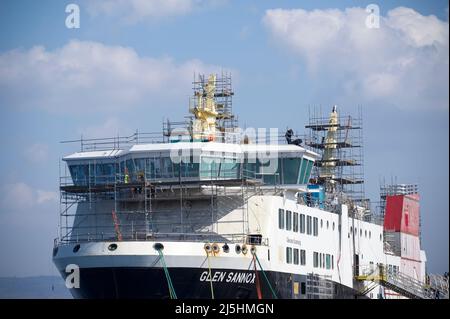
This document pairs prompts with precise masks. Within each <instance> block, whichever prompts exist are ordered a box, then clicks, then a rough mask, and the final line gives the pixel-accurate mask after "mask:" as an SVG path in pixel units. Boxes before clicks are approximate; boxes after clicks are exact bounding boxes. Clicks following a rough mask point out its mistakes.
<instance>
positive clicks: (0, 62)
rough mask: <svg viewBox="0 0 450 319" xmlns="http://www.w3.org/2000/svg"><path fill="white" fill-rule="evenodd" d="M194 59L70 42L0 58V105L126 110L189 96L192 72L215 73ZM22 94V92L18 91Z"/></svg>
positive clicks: (209, 67)
mask: <svg viewBox="0 0 450 319" xmlns="http://www.w3.org/2000/svg"><path fill="white" fill-rule="evenodd" d="M220 70H221V67H219V66H214V65H208V64H205V63H203V62H201V61H199V60H195V59H194V60H188V61H185V62H182V63H176V62H175V61H174V60H173V59H171V58H170V57H162V58H153V57H141V56H139V55H138V54H137V53H136V52H135V51H134V50H133V49H132V48H128V47H121V46H107V45H104V44H101V43H98V42H86V41H78V40H73V41H70V42H69V43H68V44H66V45H65V46H63V47H62V48H58V49H55V50H53V51H50V50H47V49H45V48H44V47H42V46H35V47H33V48H31V49H29V50H12V51H8V52H5V53H2V54H0V103H2V105H4V107H11V108H30V107H31V108H41V109H46V110H48V111H53V112H61V113H62V112H72V113H73V112H78V113H82V112H95V111H99V110H100V111H117V110H129V109H130V108H133V107H136V106H143V105H145V106H147V107H148V106H153V105H155V104H156V103H157V102H158V101H159V102H161V101H167V102H170V101H173V99H177V98H178V100H177V102H178V101H179V97H180V96H181V97H182V98H183V99H184V101H185V100H186V96H187V95H189V94H190V82H191V81H192V78H193V74H194V72H197V73H210V72H220ZM24 92H26V93H24Z"/></svg>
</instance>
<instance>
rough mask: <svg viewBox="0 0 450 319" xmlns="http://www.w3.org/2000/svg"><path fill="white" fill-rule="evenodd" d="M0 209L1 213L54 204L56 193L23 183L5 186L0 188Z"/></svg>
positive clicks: (56, 198)
mask: <svg viewBox="0 0 450 319" xmlns="http://www.w3.org/2000/svg"><path fill="white" fill-rule="evenodd" d="M2 194H3V196H2V198H1V199H0V208H1V211H2V213H5V212H6V213H7V212H16V211H20V212H21V213H25V211H24V210H27V209H32V208H33V207H35V206H36V205H42V204H45V203H56V202H57V200H58V193H57V192H54V191H48V190H42V189H36V188H33V187H31V186H29V185H28V184H26V183H23V182H16V183H11V184H5V185H4V186H3V187H2Z"/></svg>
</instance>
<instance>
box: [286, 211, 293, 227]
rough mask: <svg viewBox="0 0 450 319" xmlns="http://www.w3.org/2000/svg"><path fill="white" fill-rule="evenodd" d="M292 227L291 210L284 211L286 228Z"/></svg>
mask: <svg viewBox="0 0 450 319" xmlns="http://www.w3.org/2000/svg"><path fill="white" fill-rule="evenodd" d="M291 229H292V212H291V211H290V210H287V211H286V230H291Z"/></svg>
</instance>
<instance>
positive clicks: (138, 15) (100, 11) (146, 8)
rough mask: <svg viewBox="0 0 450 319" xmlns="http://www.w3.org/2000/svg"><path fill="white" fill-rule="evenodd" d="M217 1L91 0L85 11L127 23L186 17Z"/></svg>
mask: <svg viewBox="0 0 450 319" xmlns="http://www.w3.org/2000/svg"><path fill="white" fill-rule="evenodd" d="M218 2H221V1H218V0H151V1H149V0H91V1H89V2H87V10H88V12H89V13H90V14H91V15H93V16H97V15H106V16H110V17H118V16H119V17H122V18H123V20H124V21H126V22H128V23H136V22H140V21H142V20H144V19H149V20H151V19H160V18H163V17H170V16H180V15H186V14H189V13H191V12H192V11H194V10H195V9H199V8H204V7H209V6H214V5H216V4H217V3H218Z"/></svg>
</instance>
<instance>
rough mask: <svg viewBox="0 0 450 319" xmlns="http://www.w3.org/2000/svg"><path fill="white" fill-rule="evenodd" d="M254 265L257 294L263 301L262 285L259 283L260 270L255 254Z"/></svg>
mask: <svg viewBox="0 0 450 319" xmlns="http://www.w3.org/2000/svg"><path fill="white" fill-rule="evenodd" d="M253 265H254V268H255V283H256V293H257V295H258V299H262V293H261V284H260V282H259V275H258V269H257V268H256V259H255V254H253Z"/></svg>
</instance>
